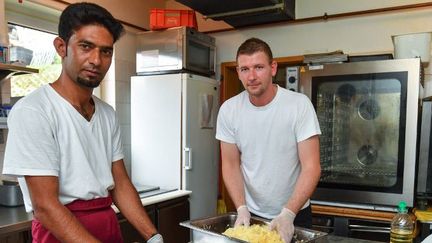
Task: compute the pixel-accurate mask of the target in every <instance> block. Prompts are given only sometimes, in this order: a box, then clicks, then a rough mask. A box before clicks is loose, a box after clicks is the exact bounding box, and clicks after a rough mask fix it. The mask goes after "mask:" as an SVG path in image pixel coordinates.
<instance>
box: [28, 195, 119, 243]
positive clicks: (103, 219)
mask: <svg viewBox="0 0 432 243" xmlns="http://www.w3.org/2000/svg"><path fill="white" fill-rule="evenodd" d="M111 204H112V199H111V197H105V198H97V199H93V200H88V201H84V200H76V201H73V202H71V203H69V204H66V205H65V206H66V207H67V208H68V209H69V210H70V211H71V212H72V213H73V214H74V215H75V217H76V218H77V219H78V221H80V222H81V224H82V225H83V226H84V228H86V229H87V230H88V231H89V232H90V233H91V234H92V235H93V236H94V237H96V238H98V239H99V240H100V241H102V242H104V243H122V242H123V238H122V236H121V232H120V226H119V224H118V221H117V216H116V214H115V212H114V210H113V209H112V208H111ZM32 237H33V243H59V242H60V241H59V240H57V238H55V236H54V235H53V234H51V233H50V232H49V231H48V230H47V229H46V228H45V227H43V226H42V224H41V223H40V221H39V220H37V219H33V221H32Z"/></svg>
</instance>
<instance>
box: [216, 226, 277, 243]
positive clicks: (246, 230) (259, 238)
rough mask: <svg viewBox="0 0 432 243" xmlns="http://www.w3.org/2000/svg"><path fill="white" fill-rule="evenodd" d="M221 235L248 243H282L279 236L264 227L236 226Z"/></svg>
mask: <svg viewBox="0 0 432 243" xmlns="http://www.w3.org/2000/svg"><path fill="white" fill-rule="evenodd" d="M222 234H224V235H226V236H229V237H233V238H237V239H240V240H244V241H247V242H250V243H283V241H282V239H281V238H280V236H279V234H278V233H277V232H276V231H275V230H270V229H269V228H268V226H265V225H258V224H254V225H252V226H250V227H246V226H237V227H235V228H228V229H227V230H225V232H223V233H222Z"/></svg>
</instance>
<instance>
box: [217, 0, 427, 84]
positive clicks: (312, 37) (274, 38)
mask: <svg viewBox="0 0 432 243" xmlns="http://www.w3.org/2000/svg"><path fill="white" fill-rule="evenodd" d="M302 1H306V0H302ZM415 32H432V9H431V8H419V9H415V10H410V11H398V12H388V13H384V14H374V15H364V16H358V17H351V18H344V19H334V20H328V21H319V22H305V23H294V24H279V25H272V26H267V27H256V28H248V29H243V30H233V31H226V32H219V33H213V34H211V35H212V36H214V37H215V38H216V44H217V47H218V49H217V59H218V60H217V63H218V64H219V65H220V63H221V62H227V61H234V60H235V54H236V51H237V48H238V46H239V45H240V44H241V43H242V42H243V41H244V40H246V39H247V38H250V37H258V38H261V39H263V40H265V41H266V42H267V43H268V44H269V45H270V47H271V48H272V50H273V55H274V56H275V57H285V56H294V55H303V54H311V53H320V52H331V51H335V50H342V51H343V52H344V53H347V54H351V55H359V54H372V53H374V54H376V53H392V52H393V43H392V38H391V37H392V35H398V34H404V33H415ZM429 66H430V65H429ZM219 68H220V66H219ZM430 73H431V71H430V70H429V69H427V70H426V74H428V75H426V80H427V81H431V75H430Z"/></svg>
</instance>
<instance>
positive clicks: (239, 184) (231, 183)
mask: <svg viewBox="0 0 432 243" xmlns="http://www.w3.org/2000/svg"><path fill="white" fill-rule="evenodd" d="M222 175H223V180H224V183H225V187H226V188H227V190H228V193H229V195H230V196H231V199H232V201H233V203H234V205H235V207H236V208H238V207H239V206H241V205H245V204H246V200H245V196H244V182H243V175H242V173H241V170H240V167H238V166H236V167H234V166H226V165H225V166H224V165H223V166H222Z"/></svg>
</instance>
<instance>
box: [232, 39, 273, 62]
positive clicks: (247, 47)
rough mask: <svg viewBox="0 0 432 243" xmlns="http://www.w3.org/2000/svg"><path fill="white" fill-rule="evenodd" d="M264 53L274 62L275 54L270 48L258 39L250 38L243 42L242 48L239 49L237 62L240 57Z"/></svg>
mask: <svg viewBox="0 0 432 243" xmlns="http://www.w3.org/2000/svg"><path fill="white" fill-rule="evenodd" d="M259 51H262V52H264V53H265V54H266V55H267V57H268V58H269V61H270V62H271V61H273V53H272V51H271V49H270V46H269V45H268V44H267V43H266V42H265V41H263V40H261V39H258V38H255V37H253V38H250V39H247V40H246V41H245V42H243V43H242V44H241V45H240V47H239V48H238V49H237V55H236V61H237V59H238V57H239V56H240V55H252V54H254V53H255V52H259Z"/></svg>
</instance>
